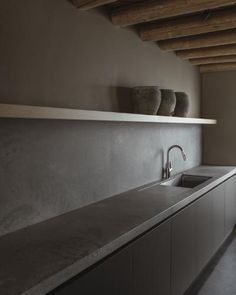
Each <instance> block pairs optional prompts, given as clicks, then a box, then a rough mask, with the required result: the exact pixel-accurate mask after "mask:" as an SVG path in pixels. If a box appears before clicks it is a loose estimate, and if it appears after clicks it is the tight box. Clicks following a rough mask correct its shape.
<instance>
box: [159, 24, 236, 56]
mask: <svg viewBox="0 0 236 295" xmlns="http://www.w3.org/2000/svg"><path fill="white" fill-rule="evenodd" d="M234 43H236V29H234V30H227V31H219V32H214V33H208V34H202V35H197V36H189V37H183V38H176V39H169V40H163V41H159V42H158V45H159V47H160V48H161V49H162V50H164V51H174V50H183V49H192V48H203V47H210V46H218V45H225V44H234Z"/></svg>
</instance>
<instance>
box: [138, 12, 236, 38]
mask: <svg viewBox="0 0 236 295" xmlns="http://www.w3.org/2000/svg"><path fill="white" fill-rule="evenodd" d="M233 28H236V8H230V9H224V10H219V11H212V12H209V13H208V14H202V15H196V16H187V17H183V18H180V19H173V20H169V21H162V22H159V23H156V24H155V23H154V24H146V25H143V26H141V28H140V30H139V34H140V37H141V39H142V40H144V41H159V40H166V39H173V38H178V37H185V36H192V35H197V34H203V33H210V32H215V31H221V30H227V29H233Z"/></svg>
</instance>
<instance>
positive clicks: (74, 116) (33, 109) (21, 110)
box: [0, 103, 216, 124]
mask: <svg viewBox="0 0 236 295" xmlns="http://www.w3.org/2000/svg"><path fill="white" fill-rule="evenodd" d="M0 118H19V119H57V120H87V121H114V122H146V123H172V124H173V123H175V124H216V120H212V119H200V118H182V117H168V116H151V115H139V114H128V113H115V112H101V111H86V110H76V109H64V108H51V107H38V106H26V105H14V104H3V103H2V104H1V103H0Z"/></svg>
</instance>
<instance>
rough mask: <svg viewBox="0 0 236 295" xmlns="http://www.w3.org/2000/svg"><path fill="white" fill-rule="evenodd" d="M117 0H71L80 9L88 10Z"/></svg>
mask: <svg viewBox="0 0 236 295" xmlns="http://www.w3.org/2000/svg"><path fill="white" fill-rule="evenodd" d="M115 1H116V0H71V2H72V3H73V4H74V5H75V6H76V7H77V8H79V9H80V10H88V9H91V8H94V7H98V6H102V5H105V4H108V3H113V2H115Z"/></svg>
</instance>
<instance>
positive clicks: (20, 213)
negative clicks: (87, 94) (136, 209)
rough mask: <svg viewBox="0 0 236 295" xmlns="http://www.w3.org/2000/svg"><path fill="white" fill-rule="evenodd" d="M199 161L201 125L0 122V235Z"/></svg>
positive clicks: (158, 177) (185, 167) (153, 179)
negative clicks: (169, 167)
mask: <svg viewBox="0 0 236 295" xmlns="http://www.w3.org/2000/svg"><path fill="white" fill-rule="evenodd" d="M172 144H181V146H182V147H183V148H184V149H185V151H186V154H187V161H186V162H183V160H182V157H181V155H180V153H179V151H178V150H175V151H173V152H172V154H171V159H172V161H173V167H174V173H176V172H178V171H181V170H184V169H187V168H190V167H193V166H196V165H198V164H200V161H201V146H200V145H201V128H200V127H199V126H192V127H191V126H186V127H184V126H174V125H173V126H170V125H157V124H134V123H101V122H100V123H96V122H78V121H76V122H75V121H74V122H73V121H71V122H69V121H47V120H45V121H43V120H42V121H40V120H39V121H37V120H5V119H4V120H1V121H0V163H1V165H0V187H1V198H0V233H1V234H4V233H7V232H9V231H12V230H16V229H18V228H21V227H24V226H27V225H30V224H33V223H36V222H39V221H42V220H45V219H48V218H50V217H53V216H56V215H59V214H62V213H65V212H68V211H70V210H73V209H76V208H79V207H81V206H84V205H87V204H89V203H92V202H95V201H98V200H101V199H104V198H107V197H110V196H112V195H115V194H118V193H121V192H124V191H126V190H129V189H132V188H134V187H137V186H140V185H142V184H145V183H148V182H151V181H155V180H156V179H160V178H161V173H162V167H163V161H164V160H165V159H163V152H166V150H167V148H168V147H169V146H170V145H172Z"/></svg>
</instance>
